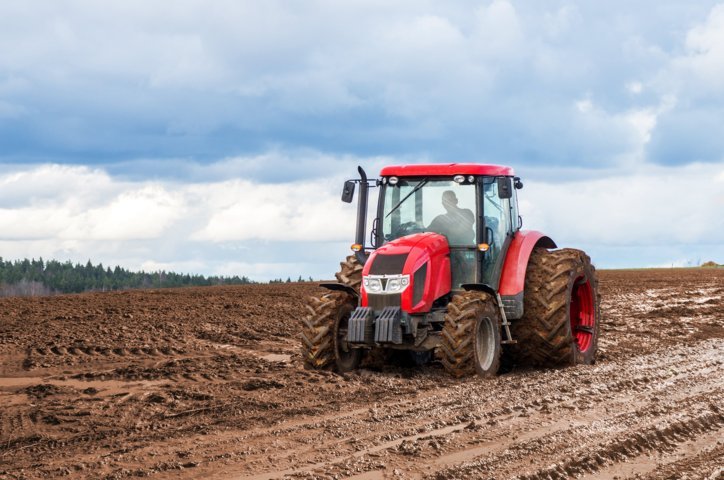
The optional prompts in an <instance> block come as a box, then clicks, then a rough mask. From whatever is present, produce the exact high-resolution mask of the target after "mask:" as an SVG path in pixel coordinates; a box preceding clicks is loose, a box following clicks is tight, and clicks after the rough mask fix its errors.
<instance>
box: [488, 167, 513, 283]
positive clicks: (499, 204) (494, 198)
mask: <svg viewBox="0 0 724 480" xmlns="http://www.w3.org/2000/svg"><path fill="white" fill-rule="evenodd" d="M510 209H511V202H510V199H507V198H500V196H499V195H498V184H497V181H496V180H495V179H493V178H490V179H486V180H485V182H484V183H483V215H484V216H485V241H486V242H487V243H488V245H490V248H489V250H488V251H487V252H486V253H485V263H484V268H483V281H484V282H485V283H492V280H493V279H492V278H491V277H492V275H493V273H494V272H493V271H494V270H495V269H494V267H495V264H496V262H497V261H498V257H499V256H500V252H501V250H502V248H503V244H504V243H505V239H506V237H507V236H508V233H509V232H510V231H511V227H512V225H511V222H510V220H511V219H510Z"/></svg>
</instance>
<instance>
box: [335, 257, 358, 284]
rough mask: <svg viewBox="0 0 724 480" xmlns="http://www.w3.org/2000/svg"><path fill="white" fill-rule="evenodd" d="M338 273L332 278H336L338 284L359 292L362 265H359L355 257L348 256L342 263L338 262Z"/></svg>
mask: <svg viewBox="0 0 724 480" xmlns="http://www.w3.org/2000/svg"><path fill="white" fill-rule="evenodd" d="M339 267H340V268H339V272H337V273H335V274H334V276H335V277H336V278H337V281H338V282H339V283H344V284H345V285H348V286H350V287H352V288H354V289H355V290H356V291H357V292H359V291H360V285H362V268H363V267H362V264H361V263H359V261H358V260H357V257H355V256H354V255H349V256H348V257H347V258H345V259H344V262H339Z"/></svg>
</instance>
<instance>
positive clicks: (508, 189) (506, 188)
mask: <svg viewBox="0 0 724 480" xmlns="http://www.w3.org/2000/svg"><path fill="white" fill-rule="evenodd" d="M498 197H500V198H512V197H513V185H512V182H511V181H510V177H499V178H498Z"/></svg>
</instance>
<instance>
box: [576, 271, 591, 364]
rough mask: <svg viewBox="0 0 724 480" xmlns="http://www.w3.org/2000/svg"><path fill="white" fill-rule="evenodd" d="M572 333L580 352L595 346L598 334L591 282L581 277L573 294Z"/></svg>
mask: <svg viewBox="0 0 724 480" xmlns="http://www.w3.org/2000/svg"><path fill="white" fill-rule="evenodd" d="M570 314H571V317H570V318H571V332H573V338H574V339H575V341H576V346H577V347H578V350H579V351H580V352H586V351H588V349H589V348H591V345H592V344H593V335H594V334H595V332H596V315H595V312H594V305H593V289H592V288H591V282H590V280H588V279H587V278H585V277H583V276H581V277H578V278H577V279H576V281H575V282H574V284H573V291H572V292H571V311H570Z"/></svg>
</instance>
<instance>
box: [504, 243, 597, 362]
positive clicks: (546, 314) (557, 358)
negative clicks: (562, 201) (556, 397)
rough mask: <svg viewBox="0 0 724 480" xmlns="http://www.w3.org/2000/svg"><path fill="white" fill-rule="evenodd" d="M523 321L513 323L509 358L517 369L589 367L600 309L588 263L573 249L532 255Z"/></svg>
mask: <svg viewBox="0 0 724 480" xmlns="http://www.w3.org/2000/svg"><path fill="white" fill-rule="evenodd" d="M524 295H525V297H524V302H525V303H524V311H523V318H521V319H520V320H513V321H512V326H511V331H512V335H513V338H514V339H516V340H517V341H518V343H516V344H514V345H511V357H512V358H511V360H512V362H514V363H516V364H518V365H530V366H547V367H556V366H566V365H575V364H578V363H583V364H592V363H593V362H594V361H595V358H596V350H597V346H598V332H599V327H600V317H601V315H600V310H599V304H600V300H599V295H598V280H597V277H596V269H595V268H594V266H593V265H591V259H590V258H589V257H588V255H586V254H585V253H584V252H582V251H580V250H575V249H572V248H566V249H561V250H555V251H548V250H546V249H543V248H536V249H535V250H533V253H532V254H531V257H530V260H529V263H528V268H527V272H526V279H525V294H524Z"/></svg>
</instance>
